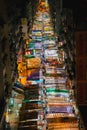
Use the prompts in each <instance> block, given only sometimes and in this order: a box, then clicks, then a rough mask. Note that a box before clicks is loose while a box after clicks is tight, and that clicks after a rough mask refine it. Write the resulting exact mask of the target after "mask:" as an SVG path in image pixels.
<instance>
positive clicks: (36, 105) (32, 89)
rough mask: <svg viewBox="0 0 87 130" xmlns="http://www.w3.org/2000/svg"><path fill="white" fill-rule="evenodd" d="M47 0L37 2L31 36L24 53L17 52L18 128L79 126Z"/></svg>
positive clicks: (49, 129) (74, 129) (39, 129)
mask: <svg viewBox="0 0 87 130" xmlns="http://www.w3.org/2000/svg"><path fill="white" fill-rule="evenodd" d="M45 2H46V1H45ZM45 2H42V1H41V3H40V5H39V6H38V9H39V10H37V12H36V17H35V20H34V23H33V27H32V34H31V36H32V39H31V40H30V39H28V40H26V42H25V50H24V54H23V53H22V52H21V53H19V55H18V74H19V78H18V82H17V83H15V84H14V85H13V90H14V91H15V92H18V93H20V94H21V95H22V96H23V98H22V99H21V105H20V109H18V116H17V120H18V124H17V129H16V128H15V130H60V129H61V130H80V129H79V121H78V115H79V112H78V108H77V106H76V102H75V98H74V90H72V81H70V80H69V78H68V76H67V72H66V66H65V53H64V51H63V50H59V49H58V48H59V46H60V44H62V43H60V42H59V43H58V41H57V37H56V36H55V33H54V30H53V24H52V23H51V16H50V13H49V6H48V4H46V3H45ZM23 59H24V61H23ZM20 76H21V78H23V77H24V78H25V81H24V82H23V83H22V79H21V80H20ZM22 76H23V77H22Z"/></svg>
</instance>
